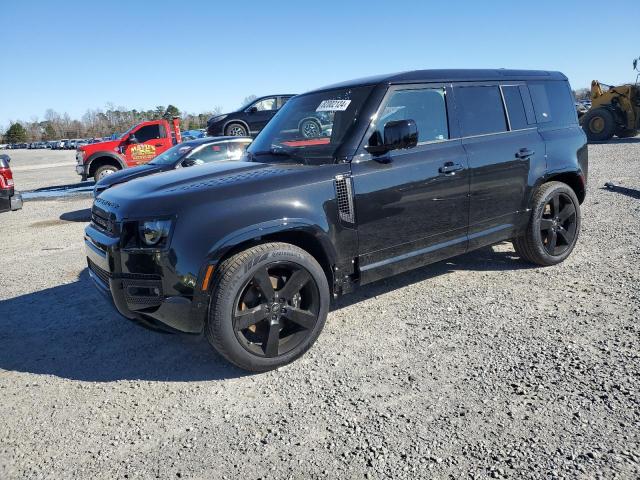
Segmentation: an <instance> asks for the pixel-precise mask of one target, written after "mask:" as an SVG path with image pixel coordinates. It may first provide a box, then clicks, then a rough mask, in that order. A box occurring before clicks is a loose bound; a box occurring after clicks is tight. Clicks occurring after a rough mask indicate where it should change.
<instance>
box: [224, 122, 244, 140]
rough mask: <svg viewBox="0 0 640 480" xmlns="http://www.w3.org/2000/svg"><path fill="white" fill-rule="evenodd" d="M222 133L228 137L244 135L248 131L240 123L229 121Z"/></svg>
mask: <svg viewBox="0 0 640 480" xmlns="http://www.w3.org/2000/svg"><path fill="white" fill-rule="evenodd" d="M224 134H225V135H227V136H229V137H246V136H247V134H248V132H247V129H246V128H245V127H244V125H242V124H241V123H231V124H229V125H227V128H225V129H224Z"/></svg>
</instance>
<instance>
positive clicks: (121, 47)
mask: <svg viewBox="0 0 640 480" xmlns="http://www.w3.org/2000/svg"><path fill="white" fill-rule="evenodd" d="M521 3H523V2H514V1H492V2H480V1H468V2H460V1H448V2H442V1H438V2H429V1H415V2H412V1H401V2H393V1H389V0H387V1H378V0H369V1H362V2H356V1H346V0H342V1H317V2H300V1H290V2H289V1H282V2H276V1H269V2H265V1H251V0H245V1H243V2H211V1H202V2H200V1H194V0H192V1H188V2H179V1H175V0H174V1H162V0H155V1H154V2H135V1H127V2H121V1H109V2H86V1H28V2H27V1H25V2H17V1H11V2H3V5H2V6H1V7H0V44H1V45H2V54H1V55H0V59H1V66H0V127H6V126H7V125H8V122H9V120H15V119H23V120H30V119H31V118H33V117H38V118H39V119H42V118H43V116H44V113H45V111H46V109H48V108H53V109H54V110H57V111H59V112H61V113H64V112H68V113H69V114H70V115H71V116H72V117H80V116H81V115H82V114H83V113H84V112H85V111H86V110H87V109H88V108H92V109H94V108H104V107H105V104H107V102H111V103H113V104H115V105H116V106H119V105H122V106H126V107H128V108H137V109H139V110H140V109H148V108H152V107H155V106H156V105H167V104H169V103H172V104H174V105H176V106H178V108H180V109H181V110H183V111H185V110H186V111H189V112H202V111H206V110H210V109H212V108H213V107H215V106H221V107H222V108H223V110H232V109H235V108H237V107H239V106H240V104H241V103H242V100H243V99H244V98H245V97H246V96H247V95H250V94H256V95H264V94H271V93H302V92H304V91H306V90H310V89H312V88H316V87H319V86H322V85H326V84H330V83H334V82H337V81H341V80H347V79H350V78H358V77H362V76H367V75H371V74H378V73H389V72H395V71H402V70H414V69H422V68H499V67H505V68H532V69H547V70H560V71H562V72H564V73H565V74H566V75H567V76H568V77H569V80H570V81H571V84H572V86H573V88H580V87H587V86H588V85H589V83H590V81H591V80H592V79H593V78H597V79H599V80H601V81H603V82H605V83H619V82H629V81H634V80H635V74H634V73H633V71H632V69H631V61H632V59H633V58H634V57H638V56H640V44H639V43H638V38H637V35H638V19H639V18H640V1H638V0H633V1H632V0H620V1H617V2H615V3H614V4H612V5H613V6H608V4H607V3H606V2H604V3H603V2H595V1H589V0H586V1H560V0H555V1H547V0H537V1H535V2H526V6H522V5H521Z"/></svg>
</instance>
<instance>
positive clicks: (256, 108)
mask: <svg viewBox="0 0 640 480" xmlns="http://www.w3.org/2000/svg"><path fill="white" fill-rule="evenodd" d="M257 111H258V107H249V108H248V109H247V113H256V112H257Z"/></svg>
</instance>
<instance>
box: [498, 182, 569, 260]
mask: <svg viewBox="0 0 640 480" xmlns="http://www.w3.org/2000/svg"><path fill="white" fill-rule="evenodd" d="M560 186H563V187H566V188H567V189H569V191H571V192H572V193H573V190H571V187H569V186H568V185H567V184H566V183H563V182H556V181H552V182H547V183H543V184H542V185H540V187H539V188H538V190H537V191H536V193H535V194H534V196H533V199H532V200H531V207H532V211H531V217H530V218H529V222H528V224H527V230H526V231H525V233H524V234H523V235H520V236H518V237H515V238H513V239H512V240H511V243H512V244H513V248H514V250H515V252H516V254H518V255H519V256H520V258H522V259H523V260H525V261H527V262H529V263H533V264H536V265H541V266H545V267H546V266H550V265H555V264H556V263H557V262H550V261H549V260H548V259H547V258H545V257H544V256H542V255H540V253H539V252H538V249H537V248H536V247H537V245H536V240H535V239H536V236H537V232H535V231H534V216H535V214H536V211H537V209H538V207H539V205H540V202H542V200H543V199H544V198H545V197H546V196H547V195H548V193H549V192H550V191H551V190H554V189H556V188H558V187H560ZM573 195H574V196H575V193H574V194H573ZM576 202H577V198H576ZM576 205H577V203H576ZM578 208H579V206H576V209H578ZM578 214H579V213H578ZM577 235H578V233H576V236H577ZM576 240H577V237H576Z"/></svg>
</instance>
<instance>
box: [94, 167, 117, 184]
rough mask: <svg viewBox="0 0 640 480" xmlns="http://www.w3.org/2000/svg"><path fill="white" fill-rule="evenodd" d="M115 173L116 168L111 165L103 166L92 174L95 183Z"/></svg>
mask: <svg viewBox="0 0 640 480" xmlns="http://www.w3.org/2000/svg"><path fill="white" fill-rule="evenodd" d="M117 171H118V167H114V166H113V165H103V166H101V167H99V168H98V169H97V170H96V172H95V173H94V174H93V178H94V180H95V181H96V182H98V181H100V180H102V179H103V178H104V177H107V176H109V175H111V174H112V173H116V172H117Z"/></svg>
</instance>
